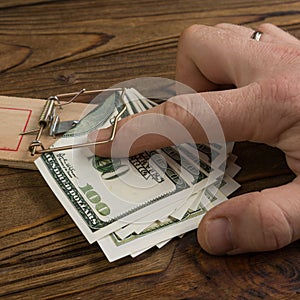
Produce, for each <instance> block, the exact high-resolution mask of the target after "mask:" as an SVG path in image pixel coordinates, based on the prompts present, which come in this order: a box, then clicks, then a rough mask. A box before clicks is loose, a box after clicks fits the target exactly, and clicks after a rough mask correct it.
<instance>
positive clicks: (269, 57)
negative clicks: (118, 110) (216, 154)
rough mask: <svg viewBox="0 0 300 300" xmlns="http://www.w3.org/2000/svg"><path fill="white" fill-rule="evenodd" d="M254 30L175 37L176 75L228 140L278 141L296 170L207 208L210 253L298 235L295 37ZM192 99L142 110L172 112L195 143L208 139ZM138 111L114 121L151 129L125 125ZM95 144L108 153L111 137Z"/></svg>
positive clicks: (151, 140) (299, 68) (299, 110)
mask: <svg viewBox="0 0 300 300" xmlns="http://www.w3.org/2000/svg"><path fill="white" fill-rule="evenodd" d="M258 30H259V31H261V32H263V34H262V37H261V39H260V41H259V42H258V41H255V40H253V39H251V38H250V36H251V34H252V33H253V31H252V30H251V29H249V28H245V27H241V26H237V25H231V24H219V25H216V26H214V27H209V26H202V25H193V26H191V27H189V28H187V29H186V30H185V31H184V32H183V34H182V36H181V38H180V40H179V45H178V56H177V65H176V80H177V81H180V82H182V83H184V84H186V85H188V86H191V87H192V88H193V89H195V90H196V91H198V92H199V98H200V97H201V98H204V99H205V100H206V101H207V103H208V104H209V105H210V106H211V107H212V109H213V110H214V112H215V114H216V115H217V117H218V119H219V121H220V123H221V125H222V128H223V132H224V136H225V138H226V140H227V141H245V140H250V141H257V142H264V143H266V144H268V145H271V146H274V147H278V148H279V149H281V150H282V151H284V153H285V155H286V160H287V163H288V165H289V167H290V168H291V170H292V171H293V172H294V173H295V174H296V178H295V179H294V180H293V181H292V182H290V183H288V184H286V185H284V186H280V187H276V188H271V189H265V190H263V191H261V192H254V193H248V194H244V195H240V196H237V197H234V198H232V199H230V201H225V202H223V203H222V204H220V205H218V206H216V207H214V208H213V209H211V210H210V211H209V212H208V213H207V214H206V216H205V217H204V218H203V220H202V221H201V223H200V225H199V229H198V240H199V243H200V245H201V246H202V247H203V248H204V249H205V250H206V251H207V252H209V253H211V254H225V253H226V254H237V253H243V252H253V251H266V250H274V249H278V248H281V247H283V246H285V245H287V244H289V243H291V242H292V241H295V240H297V239H299V238H300V41H299V40H297V39H296V38H294V37H292V36H291V35H289V34H288V33H286V32H284V31H282V30H281V29H279V28H278V27H276V26H274V25H271V24H262V25H261V26H259V28H258ZM230 86H235V87H236V88H235V89H228V87H230ZM194 100H195V97H190V96H189V95H180V96H177V97H175V99H174V101H171V102H170V101H167V102H165V103H163V104H162V105H159V106H157V107H155V108H153V109H151V110H148V111H147V112H144V113H142V114H144V115H146V114H149V113H156V114H160V115H163V116H167V117H171V118H173V119H175V120H176V121H178V122H180V123H181V124H182V125H183V126H185V128H187V129H188V131H189V132H190V134H191V136H192V137H193V139H194V140H195V142H197V143H205V142H207V137H206V135H205V132H204V130H203V129H202V127H201V126H200V125H199V124H198V123H197V122H195V118H194V117H193V115H192V114H189V113H188V112H189V111H192V112H193V114H194V116H196V119H203V118H206V115H205V112H204V111H203V110H202V109H201V106H200V105H197V102H195V101H194ZM176 103H178V104H176ZM179 103H180V105H179ZM184 108H186V109H184ZM136 116H137V115H134V116H131V117H128V118H126V119H123V120H121V121H120V122H119V124H118V128H119V129H120V128H121V127H122V126H124V125H125V124H128V125H129V126H126V131H125V133H126V134H128V136H130V135H131V134H134V131H135V130H136V128H137V127H136V126H138V127H139V129H140V128H142V129H143V130H144V132H145V133H147V132H149V128H146V126H147V125H145V124H144V123H142V122H140V123H139V124H137V123H136V122H134V124H135V125H134V126H131V125H130V122H128V121H130V120H132V119H133V118H135V117H136ZM109 134H110V129H107V130H105V129H104V130H101V131H100V132H97V133H93V134H92V135H91V140H95V136H97V140H103V139H105V138H106V137H107V136H109ZM123 134H124V133H123ZM182 142H184V140H183V141H182ZM169 144H170V140H169V139H168V138H167V137H163V136H157V135H154V134H146V135H145V136H143V137H141V138H139V139H138V140H137V141H136V142H135V143H134V145H132V148H131V151H130V154H131V155H133V154H136V153H139V152H142V151H144V150H150V149H156V148H161V147H164V146H167V145H169ZM95 151H96V154H98V155H101V156H110V153H111V144H102V145H98V146H96V149H95ZM121 154H122V149H120V155H121Z"/></svg>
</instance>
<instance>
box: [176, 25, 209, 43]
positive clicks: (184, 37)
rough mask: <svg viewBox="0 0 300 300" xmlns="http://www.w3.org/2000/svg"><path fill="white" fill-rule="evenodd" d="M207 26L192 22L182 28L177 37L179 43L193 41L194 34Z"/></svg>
mask: <svg viewBox="0 0 300 300" xmlns="http://www.w3.org/2000/svg"><path fill="white" fill-rule="evenodd" d="M206 28H207V26H205V25H200V24H193V25H191V26H189V27H187V28H185V29H184V30H183V32H182V33H181V36H180V38H179V44H182V43H183V44H185V43H191V42H192V43H193V41H195V37H196V35H199V33H200V32H202V31H204V30H205V29H206Z"/></svg>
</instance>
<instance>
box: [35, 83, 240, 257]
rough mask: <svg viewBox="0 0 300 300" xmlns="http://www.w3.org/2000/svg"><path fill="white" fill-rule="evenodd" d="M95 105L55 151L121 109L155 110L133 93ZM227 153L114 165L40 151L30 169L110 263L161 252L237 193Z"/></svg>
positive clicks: (187, 153) (210, 147)
mask: <svg viewBox="0 0 300 300" xmlns="http://www.w3.org/2000/svg"><path fill="white" fill-rule="evenodd" d="M122 93H123V94H122ZM99 103H100V104H99ZM99 103H98V104H95V105H93V104H92V105H90V108H89V111H86V112H84V117H83V118H82V119H81V120H80V121H79V123H78V124H77V125H76V127H74V128H72V129H71V130H70V131H68V132H67V133H66V134H65V135H64V136H62V137H61V138H60V139H58V140H57V141H56V142H55V144H54V145H53V147H59V146H63V145H70V144H71V145H75V144H80V143H84V142H86V141H87V134H88V133H89V132H91V131H94V130H96V129H100V128H105V127H108V126H111V125H112V124H113V123H114V122H115V120H114V117H115V116H116V115H117V114H118V112H120V111H121V110H122V108H124V105H125V106H126V110H125V112H124V113H123V114H122V117H125V116H127V115H130V114H135V113H138V112H142V111H145V110H147V109H150V108H151V107H153V106H155V105H157V104H156V103H155V102H153V101H152V100H149V99H147V98H145V97H144V96H143V95H141V94H140V93H139V92H138V91H137V90H136V89H134V88H126V89H125V90H124V89H123V90H122V91H115V92H112V93H110V94H109V96H107V98H106V99H105V100H103V99H102V100H101V101H99ZM232 147H233V144H225V143H224V144H193V143H186V144H181V145H177V146H170V147H166V148H162V149H158V150H155V151H146V152H143V153H140V154H138V155H135V156H132V157H129V158H113V159H111V158H103V157H99V156H96V155H94V153H93V152H92V151H91V149H90V148H87V147H84V148H79V149H72V150H65V151H59V152H50V153H44V154H43V155H41V156H40V157H39V158H38V159H37V160H36V161H35V164H36V166H37V168H38V169H39V171H40V172H41V174H42V176H43V177H44V178H45V180H46V182H47V183H48V185H49V186H50V187H51V189H52V190H53V192H54V193H55V195H56V196H57V198H58V199H59V201H60V202H61V204H62V205H63V206H64V208H65V209H66V211H67V212H68V213H69V215H70V216H71V217H72V219H73V220H74V222H75V223H76V225H77V226H78V227H79V229H80V230H81V232H82V233H83V234H84V236H85V237H86V239H87V240H88V241H89V242H90V243H93V242H97V243H98V244H99V246H100V247H101V249H102V251H103V252H104V253H105V255H106V257H107V258H108V260H109V261H114V260H117V259H120V258H122V257H124V256H127V255H131V256H132V257H135V256H137V255H139V254H141V253H143V252H144V251H146V250H148V249H150V248H152V247H155V246H156V247H158V248H161V247H163V246H164V245H165V244H166V243H168V242H169V241H170V240H171V239H172V238H174V237H181V236H182V235H183V234H184V233H186V232H188V231H191V230H194V229H196V228H197V227H198V225H199V223H200V221H201V218H202V217H203V216H204V215H205V214H206V212H207V211H208V210H209V209H211V208H212V207H214V206H215V205H217V204H219V203H221V202H223V201H225V200H226V199H227V197H228V196H229V195H230V194H231V193H232V192H234V191H235V190H236V189H237V188H238V187H239V184H238V183H237V182H236V181H234V180H233V177H234V176H235V175H236V174H237V172H238V171H239V170H240V167H239V166H237V165H236V164H235V160H236V157H235V156H234V155H233V154H231V150H232ZM224 151H226V155H225V156H224V155H222V153H223V154H224ZM212 162H213V163H212Z"/></svg>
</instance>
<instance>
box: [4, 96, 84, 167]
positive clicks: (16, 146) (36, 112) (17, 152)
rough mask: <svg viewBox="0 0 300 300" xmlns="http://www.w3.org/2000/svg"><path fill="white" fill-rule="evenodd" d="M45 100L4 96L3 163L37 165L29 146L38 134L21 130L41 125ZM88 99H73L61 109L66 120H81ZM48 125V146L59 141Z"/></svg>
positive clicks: (45, 138)
mask: <svg viewBox="0 0 300 300" xmlns="http://www.w3.org/2000/svg"><path fill="white" fill-rule="evenodd" d="M44 105H45V100H42V99H30V98H18V97H7V96H0V165H1V166H8V167H11V168H20V169H36V167H35V165H34V163H33V162H34V160H36V159H37V157H38V155H35V156H31V155H30V152H29V151H28V147H29V145H30V143H31V142H32V140H33V139H34V138H35V135H20V132H23V131H26V130H30V129H34V128H38V121H39V117H40V114H41V112H42V110H43V107H44ZM87 105H88V104H86V103H76V102H75V103H70V104H68V105H67V106H65V107H63V109H59V108H57V110H58V114H59V117H60V119H61V120H62V121H66V120H79V119H80V117H81V115H82V113H83V111H84V110H85V108H86V107H87ZM48 132H49V131H48V129H45V130H44V132H43V134H42V137H41V140H42V142H43V144H44V146H45V147H47V148H48V147H49V146H50V145H52V144H53V143H54V142H55V138H53V137H52V136H49V135H48Z"/></svg>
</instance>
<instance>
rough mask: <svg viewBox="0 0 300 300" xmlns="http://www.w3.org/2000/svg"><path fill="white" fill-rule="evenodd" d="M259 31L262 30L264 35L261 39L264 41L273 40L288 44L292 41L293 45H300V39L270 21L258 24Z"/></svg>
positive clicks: (272, 41) (273, 41)
mask: <svg viewBox="0 0 300 300" xmlns="http://www.w3.org/2000/svg"><path fill="white" fill-rule="evenodd" d="M257 30H259V31H261V32H262V33H263V34H262V37H261V39H260V41H262V42H271V43H277V44H286V43H290V44H292V45H296V46H298V47H299V46H300V41H299V40H298V39H297V38H296V37H294V36H292V35H291V34H289V33H288V32H286V31H284V30H282V29H281V28H279V27H277V26H275V25H273V24H270V23H264V24H261V25H259V26H258V29H257Z"/></svg>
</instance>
